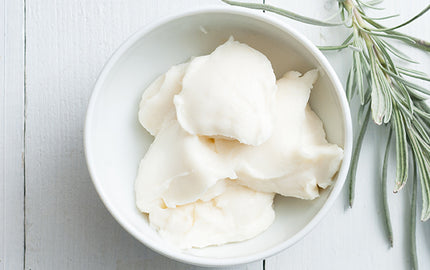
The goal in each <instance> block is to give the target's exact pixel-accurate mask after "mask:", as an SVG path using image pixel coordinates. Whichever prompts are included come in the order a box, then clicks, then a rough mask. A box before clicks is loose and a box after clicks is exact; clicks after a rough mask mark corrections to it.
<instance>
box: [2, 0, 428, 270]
mask: <svg viewBox="0 0 430 270" xmlns="http://www.w3.org/2000/svg"><path fill="white" fill-rule="evenodd" d="M267 3H269V4H273V5H277V6H281V7H284V8H286V9H289V10H292V11H296V12H299V13H301V14H304V15H308V16H312V17H316V18H320V19H325V18H327V17H328V16H329V15H330V14H332V13H333V12H334V11H335V10H336V7H337V3H336V1H335V0H318V1H316V0H301V1H292V0H290V1H287V0H267ZM428 3H429V2H428V0H413V1H401V0H386V2H385V3H384V4H383V6H385V7H387V9H386V10H385V11H382V12H379V13H378V12H376V13H375V12H373V13H374V14H381V15H391V14H393V13H401V15H402V16H400V17H399V18H395V19H391V20H388V21H387V22H386V24H387V25H395V24H396V23H397V22H399V21H401V20H405V19H408V18H410V17H412V16H413V15H415V14H416V13H417V12H419V11H420V10H421V9H422V8H424V6H425V5H427V4H428ZM210 5H212V6H213V5H225V4H223V3H222V2H221V1H219V0H188V1H186V0H182V1H179V0H170V1H169V0H157V1H155V0H154V1H150V0H148V1H145V0H3V1H1V3H0V14H1V16H2V17H0V39H1V42H0V83H1V88H0V91H1V93H0V106H1V107H0V121H1V122H0V123H1V125H0V147H1V156H0V174H1V182H0V243H1V245H0V268H1V269H33V270H35V269H127V270H128V269H163V270H164V269H200V268H199V267H194V266H190V265H185V264H181V263H177V262H175V261H172V260H169V259H167V258H165V257H163V256H161V255H158V254H156V253H154V252H152V251H151V250H149V249H148V248H146V247H145V246H143V245H142V244H140V243H139V242H138V241H137V240H135V239H134V238H133V237H131V236H130V235H128V234H127V233H126V232H125V231H124V230H123V229H122V228H121V227H120V226H119V225H118V224H117V223H116V222H115V220H114V219H113V218H112V217H111V216H110V214H109V213H108V212H107V210H106V209H105V207H104V206H103V204H102V203H101V201H100V199H99V198H98V196H97V194H96V192H95V189H94V187H93V185H92V183H91V180H90V178H89V175H88V171H87V168H86V165H85V159H84V150H83V145H82V141H83V139H82V136H83V122H84V117H85V111H86V106H87V103H88V100H89V97H90V95H91V91H92V86H93V84H94V82H95V80H96V78H97V74H98V73H99V72H100V70H101V68H102V66H103V64H104V62H105V61H106V60H107V59H108V57H109V56H110V55H111V54H112V53H113V51H114V50H115V48H117V47H118V46H119V45H120V44H121V43H122V42H123V41H124V40H125V39H126V38H127V37H128V36H129V35H130V34H132V33H133V32H135V31H136V30H137V29H139V28H141V27H143V26H145V25H147V24H149V23H151V22H154V21H156V20H158V19H160V18H162V17H165V16H168V15H171V14H176V13H178V12H181V11H185V10H190V9H194V8H198V7H205V6H210ZM266 16H275V15H272V14H266ZM285 20H286V21H287V22H288V23H290V24H292V25H294V26H295V27H297V28H298V29H299V30H301V31H302V32H303V33H304V34H305V35H306V36H307V37H308V38H310V39H311V40H312V41H313V42H314V43H315V44H320V45H329V44H335V43H336V42H339V41H341V40H342V38H344V37H345V36H346V33H347V31H346V30H344V29H343V28H321V27H315V26H310V25H304V24H300V23H297V22H293V21H291V20H288V19H285ZM402 30H403V31H407V32H408V33H409V34H411V35H415V36H420V37H422V38H425V39H427V40H430V15H429V14H427V15H425V16H424V17H422V18H421V19H419V20H418V21H416V22H415V23H413V24H412V25H410V26H408V27H405V28H404V29H402ZM172 45H173V44H172ZM405 50H406V51H408V53H409V54H410V55H412V56H413V57H415V58H416V59H418V60H419V61H420V62H421V66H420V69H421V70H425V71H427V72H430V55H429V54H425V53H421V52H418V51H416V50H413V49H405ZM326 56H327V58H328V59H329V60H330V62H331V63H332V64H333V66H334V67H335V69H336V71H337V72H338V75H339V76H340V78H341V80H342V81H343V82H345V80H346V74H347V71H348V69H349V66H350V63H351V62H350V52H348V51H345V52H341V53H339V52H330V53H327V54H326ZM353 118H354V121H355V120H356V117H355V114H354V116H353ZM384 136H385V133H384V129H383V128H373V125H372V128H371V129H370V130H369V132H368V134H367V135H366V138H365V141H364V146H363V151H362V155H361V162H360V164H359V168H358V170H359V172H358V177H357V190H356V201H355V205H354V207H353V209H348V208H347V203H346V197H347V189H346V188H345V189H344V190H343V193H342V194H341V196H340V197H339V198H338V200H337V201H336V203H335V205H334V207H333V208H332V209H331V210H330V211H329V213H328V215H327V216H326V217H325V218H324V219H323V221H322V222H321V223H320V224H319V225H318V226H317V227H316V228H315V229H314V230H313V231H312V232H311V233H310V234H309V235H308V236H307V237H306V238H304V239H303V240H302V241H300V242H299V243H298V244H296V245H295V246H293V247H292V248H290V249H288V250H286V251H284V252H282V253H280V254H278V255H276V256H274V257H271V258H268V259H267V260H266V261H265V263H264V264H265V269H410V262H409V260H410V258H409V254H408V249H409V246H408V243H409V238H408V234H406V233H405V232H406V231H407V228H408V221H409V204H410V192H409V191H410V183H408V185H407V186H406V188H405V190H404V191H402V192H401V193H400V194H397V195H393V194H392V193H391V192H390V194H389V200H390V209H391V211H392V217H393V229H394V248H389V245H388V243H387V241H386V239H385V235H384V229H383V224H382V221H381V217H382V216H381V215H382V212H381V206H380V183H379V176H380V161H381V160H382V156H383V151H381V149H382V148H384V147H383V145H384V144H385V137H384ZM391 161H392V163H391V166H390V168H389V171H390V173H389V188H390V189H391V187H392V186H393V176H394V170H395V169H394V166H393V165H394V163H393V162H394V158H392V159H391ZM418 211H421V207H420V205H419V206H418ZM417 238H418V255H419V263H420V266H421V269H429V268H430V254H429V252H428V251H429V250H430V223H429V222H428V223H424V224H423V223H421V222H419V221H418V228H417ZM229 269H252V270H254V269H255V270H257V269H263V262H255V263H252V264H249V265H242V266H237V267H232V268H229Z"/></svg>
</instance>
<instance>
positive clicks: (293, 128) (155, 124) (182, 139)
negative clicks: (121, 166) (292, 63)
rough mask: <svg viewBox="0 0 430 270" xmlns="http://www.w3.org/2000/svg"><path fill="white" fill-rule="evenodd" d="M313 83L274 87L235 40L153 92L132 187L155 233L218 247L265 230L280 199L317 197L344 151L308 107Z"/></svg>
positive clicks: (177, 71) (304, 79) (267, 72)
mask: <svg viewBox="0 0 430 270" xmlns="http://www.w3.org/2000/svg"><path fill="white" fill-rule="evenodd" d="M317 78H318V71H317V70H310V71H308V72H306V73H305V74H304V75H302V74H301V73H299V72H296V71H290V72H287V73H286V74H285V75H284V76H283V77H282V78H280V79H279V80H278V81H277V82H276V79H275V74H274V72H273V70H272V66H271V64H270V62H269V60H268V59H267V58H266V56H264V55H263V54H262V53H260V52H258V51H257V50H255V49H253V48H251V47H249V46H248V45H246V44H243V43H240V42H238V41H234V40H233V38H230V39H229V40H228V41H227V42H226V43H224V44H222V45H221V46H219V47H218V48H217V49H216V50H215V51H214V52H212V53H211V54H209V55H205V56H199V57H195V58H193V59H192V60H191V61H189V62H187V63H184V64H180V65H176V66H173V67H171V68H170V69H169V70H168V71H167V72H166V73H165V74H163V75H161V76H160V77H158V78H157V79H156V80H155V81H154V82H153V83H152V84H150V85H149V86H148V88H147V89H146V90H145V92H144V93H143V96H142V99H141V102H140V106H139V113H138V116H139V121H140V123H141V124H142V126H143V127H144V128H145V129H146V130H147V131H148V132H149V133H151V134H152V135H153V136H155V140H154V142H153V143H152V144H151V146H150V148H149V150H148V151H147V152H146V154H145V156H144V158H143V159H142V161H141V162H140V166H139V170H138V175H137V178H136V182H135V199H136V205H137V208H138V209H139V210H140V211H141V212H143V213H147V214H148V217H149V223H150V225H151V226H152V227H153V228H155V229H156V230H157V231H158V232H159V233H160V235H161V236H162V237H163V238H165V239H166V240H168V241H169V242H170V243H172V244H173V245H175V246H178V247H179V248H182V249H188V248H202V247H206V246H210V245H221V244H225V243H230V242H237V241H243V240H247V239H250V238H252V237H255V236H256V235H258V234H260V233H262V232H263V231H264V230H266V229H267V228H268V227H269V226H270V224H272V222H273V220H274V217H275V213H274V210H273V198H274V195H275V194H280V195H282V196H292V197H297V198H301V199H314V198H316V197H318V196H319V192H320V189H321V188H327V187H328V186H329V185H331V184H332V181H333V178H334V176H335V175H336V173H337V171H338V169H339V166H340V164H341V161H342V158H343V150H342V148H340V147H339V146H337V145H335V144H330V143H329V142H327V140H326V138H325V132H324V128H323V124H322V122H321V120H320V119H319V118H318V116H317V115H316V114H315V113H314V112H313V111H312V109H311V108H310V106H309V104H308V101H309V96H310V92H311V89H312V87H313V85H314V83H315V82H316V80H317Z"/></svg>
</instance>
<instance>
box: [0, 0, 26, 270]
mask: <svg viewBox="0 0 430 270" xmlns="http://www.w3.org/2000/svg"><path fill="white" fill-rule="evenodd" d="M23 3H24V1H21V0H5V1H2V2H1V3H0V14H1V15H2V19H3V18H4V20H1V22H0V35H1V37H0V38H1V39H2V40H1V42H0V84H1V89H0V153H1V156H0V174H1V178H0V231H1V234H0V243H1V245H0V268H1V269H22V268H23V266H24V163H23V153H24V5H23Z"/></svg>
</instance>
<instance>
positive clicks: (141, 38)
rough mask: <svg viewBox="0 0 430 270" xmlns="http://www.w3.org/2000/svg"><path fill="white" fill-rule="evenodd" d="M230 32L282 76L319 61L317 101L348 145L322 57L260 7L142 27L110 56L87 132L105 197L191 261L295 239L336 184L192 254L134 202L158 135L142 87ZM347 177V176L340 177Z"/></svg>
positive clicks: (148, 239) (155, 241) (144, 232)
mask: <svg viewBox="0 0 430 270" xmlns="http://www.w3.org/2000/svg"><path fill="white" fill-rule="evenodd" d="M230 35H233V36H234V37H235V39H237V40H239V41H241V42H244V43H247V44H249V45H250V46H252V47H253V48H255V49H257V50H259V51H261V52H262V53H264V54H265V55H266V56H267V57H268V58H269V60H270V61H271V62H272V65H273V68H274V70H275V72H276V75H277V77H280V76H281V75H282V74H283V73H284V72H286V71H288V70H298V71H301V72H305V71H307V70H309V69H312V68H315V67H317V68H319V69H320V71H321V72H320V75H321V76H320V78H319V80H318V82H317V84H316V85H315V87H314V89H313V91H312V95H311V106H312V108H313V109H314V110H315V111H316V113H317V114H318V115H319V117H320V118H321V119H322V121H323V123H324V127H325V130H326V132H327V138H328V140H329V141H330V142H333V143H337V144H339V145H340V146H344V144H345V139H346V136H345V129H346V127H345V120H344V114H345V112H344V111H343V110H342V108H341V101H340V98H339V94H338V93H337V92H336V91H335V90H334V83H333V81H332V78H331V77H330V76H328V74H327V70H326V68H325V67H324V66H322V63H321V61H320V60H318V59H317V58H316V57H315V56H314V54H313V53H312V52H310V51H309V50H308V49H307V48H305V47H304V46H303V44H302V43H301V42H300V41H298V40H297V39H296V38H295V37H293V36H292V35H291V34H289V33H286V32H285V31H284V30H282V29H280V28H278V27H277V26H274V25H272V23H270V22H268V21H266V20H263V19H261V18H259V17H258V16H257V15H249V14H248V15H247V14H239V13H235V14H233V13H229V12H225V11H222V12H221V11H213V12H206V13H194V14H189V15H187V16H185V17H177V18H175V19H173V20H170V21H167V22H165V23H163V24H161V25H158V26H156V27H153V28H152V29H151V30H149V31H142V32H140V33H137V34H135V35H134V36H133V37H132V38H131V39H130V40H128V41H127V42H126V43H125V44H124V45H123V46H122V47H121V48H120V49H119V51H118V52H117V53H116V54H115V56H114V57H113V58H112V59H111V60H110V62H109V63H108V65H107V66H106V67H105V70H104V71H103V73H102V75H101V77H100V79H99V81H98V83H97V85H96V89H95V92H94V94H93V95H94V96H93V97H92V100H91V104H90V107H89V110H88V118H87V126H86V135H85V137H86V153H87V159H88V165H89V168H90V171H91V175H92V178H93V180H94V182H95V185H96V187H97V190H98V192H99V194H100V196H101V198H102V199H103V201H104V202H105V204H106V206H107V207H108V209H109V210H110V211H111V213H112V214H113V215H114V216H115V218H116V219H117V220H118V221H119V222H120V223H121V224H122V225H123V226H124V227H125V228H126V229H127V230H128V231H129V232H131V233H132V234H133V235H134V236H135V237H136V238H137V239H139V240H141V241H142V242H144V243H145V244H147V245H148V246H149V247H151V248H153V249H155V250H158V251H160V252H161V253H163V254H166V255H168V256H170V257H173V258H176V259H179V260H183V261H187V262H195V261H198V258H196V257H205V258H211V259H212V261H211V262H215V263H216V262H217V261H219V262H220V263H219V264H223V263H221V262H222V261H224V262H225V259H228V258H238V257H245V256H252V255H255V254H257V253H261V252H263V251H267V250H269V249H272V248H274V247H276V246H279V244H281V243H285V241H290V240H291V241H292V239H293V236H294V235H296V234H297V233H298V232H300V231H301V230H302V229H303V228H304V227H305V226H306V225H307V224H309V223H310V221H311V220H312V219H313V218H314V217H315V215H316V214H317V213H318V212H319V211H320V210H321V208H322V206H323V205H324V203H325V202H326V200H327V198H328V197H329V196H330V194H331V190H327V191H324V192H322V195H321V197H320V198H318V199H316V200H313V201H305V200H299V199H293V198H283V197H280V196H277V198H276V200H275V211H276V220H275V222H274V224H273V225H272V226H271V227H270V228H269V229H268V230H267V231H265V232H264V233H262V234H261V235H259V236H258V237H256V238H254V239H251V240H248V241H244V242H240V243H233V244H227V245H224V246H220V247H208V248H203V249H193V250H191V251H187V252H186V253H187V254H184V253H183V252H181V251H178V250H176V249H175V248H174V247H171V246H169V245H168V243H166V242H165V241H164V240H163V239H161V238H160V237H159V236H158V234H157V232H156V231H154V230H153V229H152V228H150V227H149V226H148V220H147V218H146V216H145V215H143V214H141V213H140V212H139V211H138V210H137V208H136V207H135V202H134V180H135V177H136V173H137V168H138V164H139V161H140V159H141V158H142V157H143V156H144V155H145V152H146V150H147V149H148V147H149V145H150V144H151V142H152V140H153V138H152V137H151V136H150V135H149V134H148V133H147V132H146V131H145V130H144V128H143V127H141V126H140V124H139V122H138V119H137V111H138V104H139V101H140V98H141V95H142V92H143V90H144V89H145V87H146V86H148V84H149V83H150V82H152V81H153V80H154V79H155V78H156V77H157V76H158V75H159V74H161V73H163V72H165V71H166V70H167V69H168V68H169V67H170V66H172V65H174V64H178V63H182V62H185V61H187V60H188V59H189V58H190V57H191V56H199V55H203V54H208V53H210V52H211V51H213V50H214V49H215V48H216V47H217V46H218V45H220V44H222V43H223V42H225V41H226V40H227V39H228V38H229V36H230ZM160 169H162V168H160ZM343 181H344V179H340V181H338V182H337V183H336V185H341V184H342V183H343ZM294 241H295V240H294ZM294 241H292V242H291V243H293V242H294ZM266 255H267V254H266ZM194 258H195V260H194ZM200 262H201V261H200ZM200 264H205V263H200Z"/></svg>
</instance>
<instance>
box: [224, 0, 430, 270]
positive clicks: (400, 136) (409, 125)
mask: <svg viewBox="0 0 430 270" xmlns="http://www.w3.org/2000/svg"><path fill="white" fill-rule="evenodd" d="M223 1H224V2H225V3H228V4H230V5H235V6H242V7H246V8H251V9H259V10H263V11H268V12H272V13H276V14H279V15H282V16H285V17H288V18H290V19H294V20H297V21H300V22H304V23H308V24H313V25H319V26H336V25H339V23H329V22H326V21H320V20H316V19H313V18H307V17H305V16H302V15H298V14H295V13H293V12H291V11H287V10H284V9H281V8H277V7H274V6H269V5H265V4H251V3H243V2H235V1H227V0H223ZM381 2H382V0H373V1H369V2H363V1H362V0H338V4H339V12H338V13H339V14H340V18H341V21H342V23H343V25H344V26H345V27H347V28H350V29H351V34H350V35H349V36H348V37H347V38H346V40H345V41H344V42H343V43H342V44H341V45H338V46H323V47H320V49H321V50H342V49H345V48H349V49H351V50H352V59H353V61H352V67H351V68H350V71H349V74H348V79H347V83H346V87H345V91H346V96H347V98H348V100H349V101H351V99H352V98H353V97H354V96H358V97H359V100H360V103H361V108H360V110H359V114H360V115H361V114H363V112H364V111H366V117H365V118H364V122H363V123H362V126H361V129H360V132H359V133H358V138H357V140H356V144H355V149H354V152H353V156H352V161H351V168H350V172H349V175H348V178H349V181H350V182H349V183H350V186H349V191H350V194H349V204H350V205H351V206H352V204H353V201H354V190H355V188H354V186H355V174H356V169H357V164H358V159H359V153H360V148H361V144H362V141H363V137H364V135H365V132H366V128H367V120H368V118H369V114H370V113H369V111H371V114H372V118H373V121H374V122H375V124H377V125H389V132H390V133H389V135H388V138H389V139H388V142H387V147H386V152H385V156H384V163H383V168H382V174H383V176H382V185H383V188H382V192H383V193H384V194H385V195H384V194H382V197H383V200H384V210H385V218H386V220H387V222H386V224H387V231H388V233H387V235H388V238H389V241H390V244H392V232H391V225H390V224H391V222H390V217H389V211H388V205H387V204H386V192H385V191H386V187H385V185H386V170H387V160H388V156H389V153H388V149H389V146H390V141H391V134H392V133H394V135H395V139H396V140H395V146H396V151H395V152H396V179H395V185H394V192H395V193H396V192H398V191H400V190H401V189H402V188H403V187H404V186H405V184H406V182H407V179H408V166H409V164H408V160H409V151H411V153H412V155H411V156H412V161H413V164H414V166H415V164H416V167H417V171H418V172H417V173H416V175H414V178H419V180H420V182H421V192H422V198H423V200H422V201H423V202H422V211H421V220H422V221H426V220H428V219H429V218H430V135H429V134H430V108H429V106H428V105H427V104H426V103H425V101H426V100H427V99H428V98H429V97H430V90H429V87H422V86H420V85H418V84H416V83H414V82H412V81H411V80H410V78H414V79H418V80H421V81H424V82H429V81H430V78H429V76H428V75H427V74H425V73H424V72H421V71H418V70H415V69H410V68H407V67H404V66H401V65H400V64H399V63H398V61H396V60H398V59H401V60H403V61H406V62H410V63H416V61H414V60H412V59H411V58H410V57H408V56H407V55H406V54H404V53H403V52H402V51H400V50H399V49H397V48H396V47H395V45H393V44H392V41H390V39H394V40H398V41H401V42H403V43H405V44H407V45H409V46H411V47H415V48H418V49H420V50H423V51H426V52H430V42H427V41H425V40H422V39H419V38H416V37H412V36H410V35H407V34H404V33H401V32H398V31H397V29H399V28H401V27H403V26H405V25H408V24H409V23H411V22H413V21H415V20H416V19H418V18H420V17H421V16H422V15H424V14H425V13H426V12H428V11H429V10H430V5H427V6H426V7H425V8H424V9H423V10H422V11H421V12H420V13H418V14H417V15H416V16H414V17H413V18H411V19H409V20H407V21H406V22H404V23H402V24H399V25H397V26H394V27H385V26H383V25H381V24H380V23H378V22H377V20H383V19H387V18H391V17H393V16H387V17H380V18H371V17H369V16H367V15H366V13H365V8H372V9H376V10H380V9H381V8H379V7H377V6H376V5H378V4H380V3H381ZM394 16H396V15H394ZM369 107H370V109H366V108H369ZM417 181H418V180H417ZM414 183H415V182H414ZM415 186H416V184H415V185H414V189H413V200H412V202H413V203H415V201H416V194H415V193H416V188H415ZM412 211H413V213H415V208H413V209H412ZM412 225H413V226H411V228H412V229H411V231H410V233H411V237H412V239H413V240H412V241H415V240H414V239H415V223H414V224H412ZM412 244H413V245H415V242H413V243H412ZM411 252H412V253H413V254H415V251H414V250H411ZM413 254H412V255H413ZM413 256H415V255H413ZM414 267H417V265H416V261H414Z"/></svg>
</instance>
